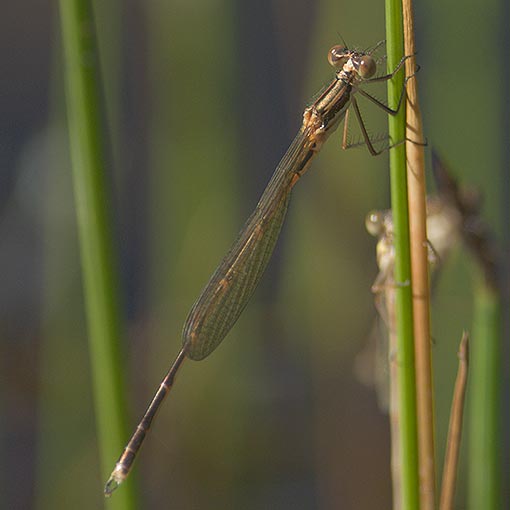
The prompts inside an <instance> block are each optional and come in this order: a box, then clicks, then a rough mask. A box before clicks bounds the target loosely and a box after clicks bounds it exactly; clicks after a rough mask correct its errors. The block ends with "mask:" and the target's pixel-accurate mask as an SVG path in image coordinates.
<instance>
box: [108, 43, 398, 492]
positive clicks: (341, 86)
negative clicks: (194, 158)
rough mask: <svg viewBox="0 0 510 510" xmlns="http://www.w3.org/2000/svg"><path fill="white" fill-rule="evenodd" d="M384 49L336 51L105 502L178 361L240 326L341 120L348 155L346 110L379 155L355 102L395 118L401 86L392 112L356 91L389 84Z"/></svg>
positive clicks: (198, 355)
mask: <svg viewBox="0 0 510 510" xmlns="http://www.w3.org/2000/svg"><path fill="white" fill-rule="evenodd" d="M381 44H382V43H379V44H377V45H376V46H374V47H373V48H371V49H368V50H366V51H353V50H349V49H347V48H346V47H344V46H340V45H338V46H333V48H331V50H330V51H329V53H328V61H329V63H330V64H331V65H332V66H333V67H334V68H335V76H334V79H333V81H332V82H331V83H330V84H329V85H328V86H327V87H325V89H324V90H323V91H322V92H321V93H320V94H319V96H318V98H317V99H316V100H315V101H314V102H313V104H312V105H310V106H308V107H307V108H306V109H305V111H304V114H303V123H302V126H301V129H300V130H299V132H298V134H297V136H296V138H295V139H294V141H293V142H292V143H291V145H290V147H289V149H288V150H287V152H286V154H285V155H284V156H283V158H282V160H281V161H280V164H279V165H278V167H277V168H276V171H275V173H274V174H273V177H272V178H271V180H270V181H269V184H268V185H267V187H266V189H265V190H264V193H263V194H262V197H261V198H260V200H259V203H258V204H257V207H256V209H255V211H254V212H253V214H252V215H251V216H250V218H249V219H248V221H247V222H246V224H245V225H244V227H243V229H242V230H241V232H240V233H239V235H238V237H237V239H236V241H235V242H234V244H233V245H232V247H231V248H230V251H229V252H228V253H227V255H226V256H225V258H224V259H223V260H222V261H221V263H220V265H219V266H218V268H217V269H216V271H215V272H214V274H213V275H212V277H211V279H210V280H209V282H208V283H207V285H206V286H205V288H204V289H203V290H202V293H201V294H200V297H199V298H198V300H197V301H196V303H195V304H194V305H193V307H192V309H191V311H190V314H189V316H188V319H187V320H186V323H185V325H184V329H183V335H182V349H181V351H180V352H179V354H178V355H177V358H176V359H175V361H174V363H173V365H172V367H171V368H170V370H169V372H168V373H167V375H166V376H165V378H164V379H163V381H162V382H161V385H160V386H159V389H158V391H157V392H156V394H155V396H154V398H153V399H152V402H151V403H150V404H149V407H148V408H147V410H146V412H145V414H144V416H143V418H142V420H141V421H140V423H139V424H138V426H137V428H136V431H135V432H134V434H133V436H132V437H131V439H130V440H129V442H128V444H127V446H126V448H125V449H124V452H123V453H122V455H121V456H120V458H119V460H118V462H117V464H116V465H115V468H114V470H113V472H112V474H111V476H110V479H109V480H108V482H107V484H106V487H105V495H106V496H109V495H110V494H111V493H112V492H113V491H114V490H115V489H116V488H117V487H118V485H119V484H120V483H122V482H123V481H124V480H125V478H126V476H127V475H128V473H129V470H130V469H131V465H132V464H133V461H134V459H135V456H136V454H137V452H138V450H139V449H140V446H141V444H142V442H143V440H144V438H145V436H146V434H147V431H148V429H149V427H150V425H151V423H152V420H153V419H154V416H155V415H156V412H157V410H158V408H159V406H160V405H161V402H162V401H163V399H164V398H165V396H166V394H167V393H168V392H169V390H170V388H171V386H172V385H173V382H174V378H175V375H176V373H177V371H178V369H179V368H180V366H181V365H182V363H183V361H184V360H185V359H186V358H190V359H192V360H201V359H204V358H206V357H207V356H209V354H211V352H213V351H214V349H216V347H217V346H218V345H219V344H220V343H221V341H222V340H223V339H224V338H225V336H226V335H227V333H228V332H229V331H230V329H231V328H232V326H233V325H234V323H235V322H236V320H237V319H238V318H239V316H240V314H241V312H242V311H243V309H244V307H245V306H246V304H247V303H248V300H249V298H250V296H251V295H252V294H253V291H254V290H255V287H256V286H257V284H258V282H259V280H260V278H261V276H262V274H263V272H264V270H265V268H266V266H267V263H268V262H269V258H270V257H271V253H272V252H273V249H274V246H275V244H276V241H277V239H278V235H279V233H280V230H281V227H282V224H283V220H284V218H285V214H286V211H287V206H288V204H289V198H290V192H291V190H292V188H293V187H294V185H295V184H296V182H297V181H298V180H299V178H300V177H301V176H302V175H303V174H304V173H305V172H306V171H307V170H308V168H309V166H310V163H311V162H312V159H313V158H314V157H315V156H316V155H317V153H318V152H319V151H320V150H321V147H322V145H323V144H324V142H325V141H326V140H327V139H328V137H329V136H330V135H331V133H333V131H335V129H336V128H337V127H338V125H339V124H340V122H341V121H342V120H343V119H344V118H345V124H344V136H343V143H342V146H343V148H346V146H347V121H348V112H349V107H351V106H352V109H353V110H354V114H355V116H356V118H357V120H358V123H359V125H360V128H361V133H362V135H363V139H364V141H365V143H366V145H367V147H368V150H369V151H370V153H371V154H372V155H377V154H379V153H380V152H381V151H377V150H376V149H375V147H374V145H373V143H372V141H371V140H370V138H369V136H368V133H367V130H366V128H365V125H364V123H363V120H362V118H361V113H360V110H359V107H358V103H357V101H356V99H355V97H354V95H355V93H359V94H360V95H361V96H363V97H365V98H367V99H368V100H370V101H371V102H373V103H374V104H376V105H377V106H378V107H379V108H381V109H383V110H384V111H385V112H386V113H388V114H389V115H395V114H396V113H397V112H398V110H399V108H400V105H401V103H402V99H403V97H404V93H405V85H404V88H403V89H402V92H401V95H400V99H399V102H398V105H397V107H396V108H395V109H391V108H389V107H388V106H386V105H385V104H384V103H381V102H380V101H378V100H377V99H375V98H374V97H372V96H371V95H370V94H368V93H367V92H365V91H364V90H363V89H362V88H361V85H362V84H363V83H374V82H384V81H387V80H390V79H391V78H392V77H393V76H394V75H395V74H396V73H397V72H398V71H399V69H400V68H401V67H402V65H403V63H404V61H405V59H406V58H407V57H404V58H403V59H402V60H401V61H400V62H399V64H398V65H397V67H396V68H395V69H394V70H393V72H391V73H389V74H385V75H383V76H375V74H376V70H377V64H376V60H375V59H374V57H373V56H372V55H373V54H374V52H375V50H376V49H377V48H378V47H379V46H380V45H381Z"/></svg>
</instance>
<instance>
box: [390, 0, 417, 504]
mask: <svg viewBox="0 0 510 510" xmlns="http://www.w3.org/2000/svg"><path fill="white" fill-rule="evenodd" d="M386 40H387V54H388V70H393V69H394V68H395V67H396V65H397V64H398V62H399V61H400V59H401V58H402V56H403V47H404V45H403V31H402V7H401V3H400V1H399V0H386ZM403 84H404V77H403V75H402V74H401V73H399V74H398V75H397V76H396V77H395V78H394V79H393V80H390V82H389V84H388V100H389V104H390V106H394V105H395V104H397V101H398V97H399V95H400V91H401V90H402V87H403ZM389 133H390V137H391V140H392V141H393V142H399V141H401V140H404V138H405V108H401V109H400V112H399V113H398V115H396V116H395V117H390V119H389ZM390 177H391V207H392V211H393V221H394V236H395V239H394V242H395V254H396V257H395V284H396V289H395V293H396V321H397V328H396V329H397V331H396V333H397V337H398V341H397V345H398V348H397V354H396V355H397V365H398V381H397V384H398V394H399V400H400V405H399V418H400V426H401V429H400V430H401V449H400V451H401V470H402V471H401V477H400V479H401V491H402V493H401V498H400V499H401V504H402V508H405V509H406V510H415V509H418V508H419V485H418V481H419V476H418V443H417V420H416V383H415V380H416V379H415V369H414V345H413V303H412V289H411V284H410V282H411V262H410V251H409V218H408V210H407V180H406V155H405V144H401V145H398V146H397V147H395V148H393V149H391V150H390Z"/></svg>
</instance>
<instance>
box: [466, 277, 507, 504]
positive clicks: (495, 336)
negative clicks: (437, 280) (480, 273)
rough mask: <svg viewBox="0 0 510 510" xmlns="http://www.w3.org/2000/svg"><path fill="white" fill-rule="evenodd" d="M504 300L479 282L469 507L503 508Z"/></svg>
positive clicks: (472, 379) (472, 376) (473, 351)
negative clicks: (502, 324)
mask: <svg viewBox="0 0 510 510" xmlns="http://www.w3.org/2000/svg"><path fill="white" fill-rule="evenodd" d="M500 328H501V301H500V296H499V294H498V292H497V291H496V290H494V289H493V288H491V287H490V286H489V285H487V284H486V283H481V282H479V283H478V284H477V286H476V289H475V311H474V321H473V335H472V338H473V340H472V342H471V356H470V357H471V368H470V374H469V378H470V381H469V392H468V395H469V401H470V412H469V483H468V507H469V508H470V509H472V510H475V509H478V508H484V509H486V510H496V509H499V508H501V504H502V503H501V481H502V474H501V456H500V452H501V444H502V440H501V429H500V422H501V415H500V414H501V409H502V406H501V404H500V384H501V349H500V347H501V330H500Z"/></svg>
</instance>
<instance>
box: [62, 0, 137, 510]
mask: <svg viewBox="0 0 510 510" xmlns="http://www.w3.org/2000/svg"><path fill="white" fill-rule="evenodd" d="M60 15H61V29H62V38H63V47H64V60H65V73H64V76H65V82H66V92H67V112H68V127H69V141H70V149H71V161H72V168H73V180H74V193H75V200H76V213H77V222H78V231H79V239H80V251H81V261H82V273H83V286H84V294H85V304H86V313H87V322H88V332H89V350H90V357H91V366H92V380H93V391H94V401H95V412H96V420H97V431H98V444H99V451H100V459H101V473H102V476H103V478H105V479H106V477H107V475H108V473H109V468H110V467H111V463H112V461H113V460H114V459H115V458H116V456H117V455H118V452H119V451H121V449H122V442H123V441H124V439H125V437H126V435H127V434H126V432H127V431H126V430H125V428H124V423H126V420H125V414H126V413H125V409H124V405H123V398H122V395H123V394H124V392H123V391H122V389H121V376H120V371H121V363H120V357H119V339H120V327H119V326H120V321H119V306H118V297H117V296H118V281H117V271H116V266H115V258H114V255H113V243H112V227H111V218H110V211H109V208H108V205H109V204H108V202H109V197H108V191H107V190H108V181H109V178H108V177H107V175H106V173H107V168H108V162H107V157H106V152H107V151H106V146H107V144H106V143H105V140H106V136H105V132H104V118H105V115H104V112H103V110H102V100H101V87H100V79H99V75H100V73H99V58H98V53H97V45H96V39H95V25H94V17H93V11H92V6H91V2H90V0H61V1H60ZM131 487H132V486H130V487H129V488H127V490H125V491H123V492H122V494H121V495H119V498H116V499H115V501H112V502H111V503H110V504H111V508H118V509H119V510H120V509H129V508H134V506H135V505H134V499H133V493H132V488H131ZM101 490H102V486H101V487H98V494H99V493H100V492H101Z"/></svg>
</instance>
